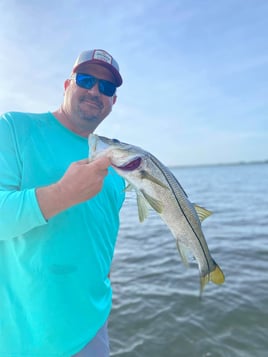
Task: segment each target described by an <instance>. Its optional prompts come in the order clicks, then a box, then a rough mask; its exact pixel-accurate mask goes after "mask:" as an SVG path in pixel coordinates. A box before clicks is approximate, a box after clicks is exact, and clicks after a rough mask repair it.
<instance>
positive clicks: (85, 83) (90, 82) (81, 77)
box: [76, 73, 97, 89]
mask: <svg viewBox="0 0 268 357" xmlns="http://www.w3.org/2000/svg"><path fill="white" fill-rule="evenodd" d="M96 82H97V80H96V78H95V77H93V76H91V75H89V74H83V73H77V75H76V84H77V85H78V86H79V87H82V88H86V89H91V88H92V87H93V86H94V85H95V84H96Z"/></svg>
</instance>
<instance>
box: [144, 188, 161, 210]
mask: <svg viewBox="0 0 268 357" xmlns="http://www.w3.org/2000/svg"><path fill="white" fill-rule="evenodd" d="M141 192H142V194H143V196H144V197H145V199H146V200H147V202H148V203H149V205H150V206H151V207H152V208H153V209H154V210H155V211H156V212H157V213H162V212H163V204H162V202H161V201H159V200H157V199H155V198H154V197H152V196H150V195H148V194H147V193H146V192H145V191H144V190H142V191H141Z"/></svg>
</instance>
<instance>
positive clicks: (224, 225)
mask: <svg viewBox="0 0 268 357" xmlns="http://www.w3.org/2000/svg"><path fill="white" fill-rule="evenodd" d="M173 172H174V174H175V176H176V177H177V178H178V179H179V181H180V183H181V184H182V186H183V187H184V189H185V190H186V192H187V193H188V196H189V198H190V199H191V201H192V202H196V203H199V204H200V205H203V206H205V207H206V208H208V209H210V210H212V211H213V212H214V214H213V215H212V216H211V217H209V218H208V219H207V220H205V221H204V222H203V224H202V226H203V231H204V233H205V236H206V240H207V243H208V245H209V248H210V251H211V253H212V256H213V258H214V259H215V260H216V261H217V263H218V264H219V265H220V267H221V268H222V270H223V271H224V273H225V277H226V282H225V283H224V284H223V285H221V286H217V285H214V284H213V283H209V284H208V285H206V287H205V290H204V293H203V296H202V299H201V300H200V299H199V275H198V268H197V265H196V264H195V263H194V262H193V263H191V265H190V267H189V269H186V268H185V267H184V266H183V264H182V263H181V260H180V257H179V255H178V253H177V250H176V245H175V240H174V238H173V237H172V236H171V233H170V232H169V231H168V229H167V227H166V226H165V225H164V223H162V221H161V219H160V218H159V217H158V216H157V215H156V214H154V212H152V213H151V214H150V216H149V218H148V219H147V221H146V222H144V223H143V224H140V223H139V222H138V216H137V208H136V202H135V197H134V196H133V195H132V194H130V195H129V196H128V197H127V200H126V202H125V205H124V207H123V209H122V223H121V230H120V235H119V240H118V244H117V247H116V252H115V258H114V263H113V268H112V274H111V279H112V284H113V290H114V298H113V310H112V314H111V318H110V325H109V330H110V339H111V350H112V353H111V356H114V357H115V356H116V357H123V356H124V357H138V356H139V357H147V356H149V357H162V356H168V357H189V356H190V357H222V356H224V357H266V356H267V350H268V230H267V226H268V194H267V185H268V165H267V164H252V165H237V166H235V165H234V166H211V167H192V168H178V169H174V170H173Z"/></svg>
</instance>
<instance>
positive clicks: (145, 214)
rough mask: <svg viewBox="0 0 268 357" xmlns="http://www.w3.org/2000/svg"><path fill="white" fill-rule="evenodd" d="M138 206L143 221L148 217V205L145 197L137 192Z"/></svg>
mask: <svg viewBox="0 0 268 357" xmlns="http://www.w3.org/2000/svg"><path fill="white" fill-rule="evenodd" d="M137 206H138V213H139V220H140V222H143V221H144V220H145V219H146V218H147V217H148V213H149V212H148V207H147V205H146V201H145V198H144V197H143V196H142V195H141V194H140V193H138V192H137Z"/></svg>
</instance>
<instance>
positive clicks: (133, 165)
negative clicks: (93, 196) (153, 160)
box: [113, 157, 142, 171]
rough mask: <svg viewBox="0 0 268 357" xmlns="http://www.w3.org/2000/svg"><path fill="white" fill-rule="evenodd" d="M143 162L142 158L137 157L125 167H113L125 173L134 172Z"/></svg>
mask: <svg viewBox="0 0 268 357" xmlns="http://www.w3.org/2000/svg"><path fill="white" fill-rule="evenodd" d="M141 161H142V159H141V157H137V158H135V159H134V160H131V161H129V162H128V163H127V164H125V165H122V166H115V165H113V166H115V167H116V168H118V169H120V170H123V171H134V170H136V169H137V168H138V167H139V166H140V164H141Z"/></svg>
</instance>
